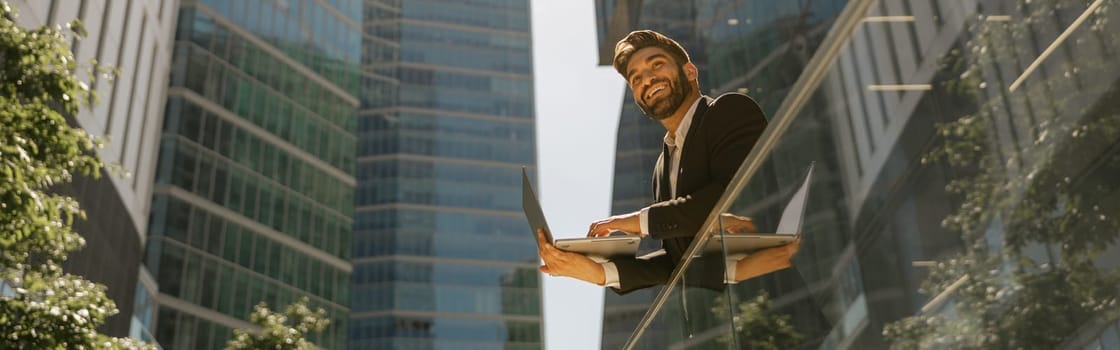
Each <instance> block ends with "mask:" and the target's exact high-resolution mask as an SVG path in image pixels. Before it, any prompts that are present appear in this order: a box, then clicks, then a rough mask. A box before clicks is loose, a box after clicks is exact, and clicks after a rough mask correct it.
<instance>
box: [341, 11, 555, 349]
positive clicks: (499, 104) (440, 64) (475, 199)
mask: <svg viewBox="0 0 1120 350" xmlns="http://www.w3.org/2000/svg"><path fill="white" fill-rule="evenodd" d="M362 20H363V24H362V26H363V39H362V41H363V43H362V44H363V53H362V93H361V96H360V97H361V103H362V106H361V112H360V115H359V119H358V129H357V130H358V131H357V133H358V157H357V173H356V176H357V182H358V185H357V191H356V199H355V215H354V240H353V264H354V274H353V277H352V285H351V295H352V296H353V298H352V303H351V308H352V313H351V320H350V335H349V337H350V344H349V345H350V347H351V348H354V349H539V348H541V347H542V345H541V344H542V317H541V302H540V300H541V290H540V280H539V277H538V275H539V273H538V272H537V270H536V267H537V259H538V258H537V256H536V249H535V242H534V241H533V239H532V236H530V235H527V234H526V232H529V229H528V225H527V223H526V221H525V218H524V215H523V213H522V210H521V204H520V203H521V192H520V191H521V187H520V186H521V180H520V173H521V169H522V167H527V168H528V169H529V170H530V172H535V165H536V146H535V145H536V143H535V131H534V128H535V122H534V107H533V64H532V42H531V35H530V33H531V27H530V11H529V1H524V0H519V1H490V0H484V1H451V0H420V1H379V0H367V1H366V2H365V10H364V14H363V18H362Z"/></svg>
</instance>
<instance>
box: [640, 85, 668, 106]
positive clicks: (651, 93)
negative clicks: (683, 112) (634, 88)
mask: <svg viewBox="0 0 1120 350" xmlns="http://www.w3.org/2000/svg"><path fill="white" fill-rule="evenodd" d="M664 89H665V85H661V86H658V87H655V88H653V89H652V90H650V91H649V92H647V93H646V98H645V100H646V101H647V102H648V101H649V99H650V98H651V97H653V95H654V94H656V93H658V92H660V91H661V90H664Z"/></svg>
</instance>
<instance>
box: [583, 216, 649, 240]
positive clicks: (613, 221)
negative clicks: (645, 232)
mask: <svg viewBox="0 0 1120 350" xmlns="http://www.w3.org/2000/svg"><path fill="white" fill-rule="evenodd" d="M611 231H622V232H623V233H625V234H628V235H641V234H642V219H641V212H640V211H636V212H633V213H629V214H622V215H615V216H612V217H609V218H606V219H603V220H599V221H596V222H593V223H591V228H589V229H588V230H587V237H602V236H606V235H610V234H611Z"/></svg>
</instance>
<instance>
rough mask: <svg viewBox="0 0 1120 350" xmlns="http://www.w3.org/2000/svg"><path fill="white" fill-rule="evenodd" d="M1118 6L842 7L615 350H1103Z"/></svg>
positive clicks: (1111, 245) (1117, 136) (1106, 1)
mask: <svg viewBox="0 0 1120 350" xmlns="http://www.w3.org/2000/svg"><path fill="white" fill-rule="evenodd" d="M1117 5H1120V0H1030V1H1026V0H1024V1H1014V0H998V1H996V0H993V1H969V0H953V1H947V0H943V1H927V0H915V1H909V0H879V1H850V2H849V3H848V4H847V5H846V6H847V7H846V8H845V9H844V10H843V12H841V14H840V15H839V16H838V17H837V18H836V20H835V22H834V24H833V27H832V28H831V31H830V32H829V34H828V36H827V37H826V39H825V40H824V41H823V42H822V43H821V45H820V46H819V48H818V49H817V50H816V52H815V53H814V56H813V57H812V59H811V60H810V62H809V64H808V67H807V68H806V69H805V70H804V71H803V72H802V74H801V76H800V77H799V78H798V81H797V83H796V84H795V85H794V86H793V88H792V89H791V90H790V92H789V93H788V94H787V95H786V97H785V101H784V102H783V103H782V105H781V106H780V107H779V108H778V111H777V113H775V114H774V115H773V116H771V117H772V119H771V121H770V126H769V129H768V130H767V131H766V133H765V134H764V135H763V137H762V139H761V140H760V141H759V142H758V144H756V146H755V148H754V150H752V153H751V154H750V155H749V156H748V157H747V159H746V160H745V161H744V163H743V164H742V166H741V168H740V170H739V173H738V174H737V175H736V177H735V178H734V179H733V180H732V183H731V185H730V186H729V188H728V190H727V193H725V195H724V198H723V199H722V200H721V201H720V202H719V203H718V204H717V205H716V208H715V210H714V212H713V213H711V214H710V215H709V217H708V219H707V221H706V224H705V226H704V229H703V230H702V231H701V233H698V235H697V237H698V239H696V240H695V241H694V243H693V246H692V247H690V252H691V253H693V254H689V255H688V256H690V258H687V259H684V260H683V261H681V262H680V263H679V264H678V268H677V270H676V271H674V273H673V275H672V276H671V279H670V282H671V283H670V284H669V285H667V286H666V287H664V288H662V289H661V290H660V292H659V293H658V294H657V296H656V297H655V298H654V299H653V300H654V301H653V303H652V304H651V305H650V306H649V308H648V310H647V311H646V314H645V317H644V318H643V319H642V321H641V322H640V323H639V324H638V326H637V328H636V329H634V332H633V334H632V335H631V337H630V339H629V341H628V342H627V343H626V345H625V348H627V349H631V348H633V349H666V348H668V349H765V348H771V349H793V348H797V349H873V348H898V349H916V348H936V349H962V348H973V349H1001V348H1045V349H1052V348H1058V349H1117V348H1120V340H1118V339H1120V337H1118V335H1117V330H1118V327H1120V326H1118V321H1117V319H1118V316H1120V305H1118V298H1120V269H1118V266H1120V249H1118V248H1117V239H1118V238H1120V64H1117V63H1116V62H1120V60H1118V57H1117V56H1118V55H1120V8H1118V6H1117ZM810 169H811V170H810ZM802 204H803V205H802ZM751 235H759V236H760V237H757V238H756V239H755V243H757V244H761V245H763V246H765V245H769V244H779V245H777V247H776V248H772V249H770V250H766V249H765V248H763V249H751V248H750V247H749V245H750V244H752V243H750V241H751V240H752V239H751V238H749V236H751ZM766 235H769V236H766ZM795 238H798V239H797V240H795V241H794V243H793V244H795V245H797V247H798V248H797V252H796V254H795V255H793V257H792V259H789V267H788V268H783V269H779V270H777V271H773V272H770V271H769V270H773V269H775V268H781V267H783V266H782V264H781V262H782V261H785V260H784V259H782V258H781V254H780V253H776V252H779V251H780V250H783V249H790V248H791V246H786V245H780V244H782V243H784V242H778V243H772V242H767V240H775V239H777V240H779V241H780V240H791V239H795ZM775 257H776V258H775ZM767 259H770V260H769V261H768V260H767ZM775 261H776V262H775ZM607 326H608V327H609V325H607Z"/></svg>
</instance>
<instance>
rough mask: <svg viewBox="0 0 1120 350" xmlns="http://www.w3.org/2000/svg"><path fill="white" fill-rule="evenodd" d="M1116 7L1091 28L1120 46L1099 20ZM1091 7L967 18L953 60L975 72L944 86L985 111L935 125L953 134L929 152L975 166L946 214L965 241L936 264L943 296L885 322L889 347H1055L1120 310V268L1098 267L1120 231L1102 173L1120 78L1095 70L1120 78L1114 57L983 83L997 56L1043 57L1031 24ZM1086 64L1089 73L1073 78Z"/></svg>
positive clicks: (1119, 122)
mask: <svg viewBox="0 0 1120 350" xmlns="http://www.w3.org/2000/svg"><path fill="white" fill-rule="evenodd" d="M1113 2H1115V1H1108V3H1109V4H1112V3H1113ZM1107 7H1108V5H1106V6H1103V7H1102V9H1101V10H1098V11H1097V12H1096V13H1094V14H1093V16H1094V17H1095V18H1093V19H1092V21H1093V22H1092V23H1094V24H1093V25H1090V26H1088V29H1087V30H1089V32H1090V33H1091V35H1093V36H1096V38H1098V39H1099V38H1103V39H1104V40H1105V42H1104V43H1103V46H1105V47H1111V48H1115V47H1118V46H1120V45H1118V44H1120V41H1117V40H1116V38H1117V37H1116V35H1115V34H1113V33H1107V32H1103V31H1104V30H1103V28H1104V27H1105V26H1104V25H1103V24H1100V23H1099V22H1100V21H1102V18H1107V17H1108V14H1107ZM1084 8H1085V5H1084V2H1083V1H1065V0H1049V1H1042V2H1038V1H1036V2H1035V3H1032V4H1026V3H1024V4H1022V5H1021V6H1020V8H1019V9H1020V10H1021V11H1022V12H1021V13H1024V14H1025V15H1026V18H1024V19H1022V20H1020V21H1015V22H1011V23H998V22H995V23H993V22H986V21H981V23H978V24H976V25H975V26H974V27H973V28H971V31H973V32H975V33H976V34H975V37H974V38H972V39H971V40H970V41H969V42H968V43H967V44H966V51H967V52H968V53H967V54H963V55H960V56H957V57H956V59H958V61H954V62H951V63H950V65H960V66H961V67H964V69H965V71H964V72H963V73H962V74H961V79H959V80H958V81H956V82H954V83H952V84H955V85H951V86H950V84H947V86H946V87H947V88H949V89H950V91H952V92H956V93H958V94H962V95H967V96H971V97H972V98H974V99H975V100H977V101H982V102H981V104H980V108H979V110H978V111H977V112H976V113H974V114H971V115H966V116H962V117H960V118H959V119H957V120H955V121H952V122H949V123H946V124H943V125H939V126H938V136H940V137H942V138H943V140H944V143H943V144H942V145H940V146H939V147H937V148H936V149H934V150H933V151H932V152H931V153H930V154H929V155H928V157H927V159H925V160H924V161H928V162H937V163H938V164H943V165H945V166H947V167H948V168H949V169H951V171H953V172H955V173H957V174H967V175H964V176H960V177H958V178H956V179H954V180H952V181H950V182H949V183H948V184H947V186H946V190H947V191H948V192H949V193H952V194H954V195H957V196H958V197H959V198H960V200H961V201H960V205H959V207H958V208H957V209H956V210H955V211H954V212H953V213H951V214H950V215H949V216H947V217H946V218H945V219H944V220H943V221H942V226H943V227H945V228H946V229H948V230H949V231H953V232H956V233H958V234H960V236H961V241H962V242H963V243H964V245H965V247H964V249H963V251H962V252H960V253H958V254H956V255H954V256H951V257H948V258H945V259H942V260H941V261H939V262H937V264H935V266H934V267H933V268H931V271H930V274H929V276H928V278H927V280H926V281H925V283H924V284H923V287H922V291H923V292H926V293H928V294H930V295H947V296H948V299H945V300H947V302H946V303H944V304H943V305H941V307H937V308H935V309H934V310H927V311H926V312H923V313H922V314H919V315H916V316H912V317H908V318H905V319H902V320H900V321H897V322H894V323H891V324H888V325H887V326H886V328H885V329H884V332H883V333H884V335H886V336H887V337H888V338H889V339H891V340H892V341H894V344H893V346H892V347H893V348H898V349H916V348H949V349H1018V348H1045V349H1049V348H1055V347H1058V346H1059V345H1061V344H1063V342H1064V341H1066V339H1067V338H1069V337H1070V336H1073V335H1075V334H1076V333H1077V332H1078V329H1079V328H1080V327H1082V326H1083V325H1085V324H1087V323H1090V322H1091V321H1093V320H1094V319H1098V318H1100V319H1104V320H1111V319H1115V318H1117V317H1118V316H1120V312H1118V310H1120V305H1117V303H1118V300H1120V289H1118V286H1120V274H1117V272H1116V271H1110V270H1108V269H1105V268H1102V267H1101V266H1098V265H1097V261H1098V260H1099V259H1098V258H1099V257H1100V256H1101V254H1102V253H1103V252H1104V251H1105V249H1107V248H1108V247H1109V246H1115V244H1116V242H1117V240H1118V238H1120V218H1118V217H1117V216H1116V214H1115V212H1114V211H1112V212H1110V211H1109V208H1115V207H1116V204H1115V203H1114V202H1111V201H1110V198H1107V194H1108V193H1112V192H1115V191H1118V189H1117V186H1118V184H1117V183H1116V182H1115V180H1114V179H1112V180H1105V181H1104V182H1103V183H1102V182H1101V181H1095V180H1094V177H1096V176H1099V175H1100V174H1107V173H1109V172H1112V171H1115V170H1116V169H1120V154H1118V153H1117V150H1116V147H1115V143H1116V140H1120V107H1118V106H1117V105H1116V104H1115V101H1116V100H1117V98H1120V85H1118V84H1117V83H1116V82H1115V81H1112V80H1105V79H1100V80H1097V81H1093V80H1089V79H1092V78H1091V77H1094V75H1098V74H1099V75H1100V76H1102V77H1109V76H1114V75H1115V74H1109V72H1113V73H1114V72H1115V70H1116V68H1115V63H1113V62H1107V60H1101V59H1092V58H1088V59H1087V57H1075V58H1071V60H1075V61H1076V62H1070V63H1068V64H1067V65H1066V66H1065V67H1062V68H1063V69H1066V71H1065V72H1064V73H1065V74H1052V73H1051V74H1049V75H1047V76H1043V77H1037V78H1032V79H1036V80H1034V81H1032V82H1031V84H1030V85H1024V86H1022V87H1021V89H1020V90H1019V91H1018V92H1013V93H1006V92H1004V91H1006V90H1001V92H999V93H998V94H999V95H998V96H988V95H987V94H988V93H990V90H985V89H984V87H985V83H984V81H985V80H989V79H992V78H993V77H994V76H997V75H998V73H997V72H999V69H1000V66H999V65H1000V64H1001V63H1006V62H1016V60H1018V58H1019V57H1033V56H1034V55H1030V54H1029V53H1030V50H1033V48H1032V47H1029V45H1017V43H1022V42H1023V41H1024V40H1029V39H1028V38H1029V37H1030V36H1028V35H1026V33H1029V32H1030V31H1031V30H1032V29H1031V25H1032V23H1036V22H1038V21H1042V20H1045V19H1046V18H1053V17H1054V16H1055V13H1059V12H1062V11H1069V10H1071V9H1084ZM1102 32H1103V33H1102ZM1074 40H1076V39H1071V40H1070V41H1074ZM1074 42H1076V41H1074ZM1075 63H1076V64H1075ZM1036 74H1038V73H1036ZM1079 74H1080V75H1083V76H1084V77H1087V78H1088V79H1086V80H1085V81H1089V83H1080V84H1081V86H1076V87H1074V86H1071V85H1072V84H1073V83H1071V80H1074V79H1076V80H1079V81H1081V79H1082V78H1081V77H1074V76H1073V75H1079ZM1071 88H1075V89H1077V90H1073V91H1070V90H1069V89H1071ZM997 89H1006V88H1004V87H999V88H997ZM1083 95H1088V96H1092V98H1093V101H1096V103H1095V104H1086V103H1085V99H1084V96H1083ZM1019 106H1040V107H1038V108H1034V109H1026V108H1017V107H1019ZM1020 113H1021V114H1029V115H1019V114H1020ZM1001 123H1002V124H1001ZM999 125H1004V128H1006V125H1011V127H1012V128H1014V127H1016V125H1022V126H1026V127H1025V128H1021V129H1019V130H1020V131H1021V132H1023V134H1024V136H1025V137H1028V138H1029V140H1027V141H1026V142H1018V143H1013V142H1008V140H1007V138H1006V136H1001V135H999V131H998V129H999V128H1000V127H999ZM1024 129H1025V130H1024ZM1001 140H1002V141H1001ZM1112 200H1114V199H1112ZM934 306H937V305H934Z"/></svg>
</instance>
